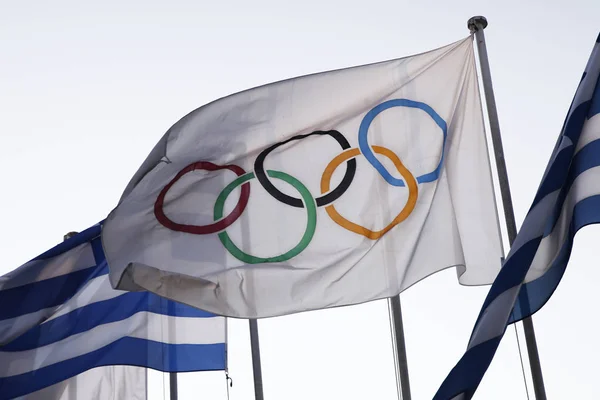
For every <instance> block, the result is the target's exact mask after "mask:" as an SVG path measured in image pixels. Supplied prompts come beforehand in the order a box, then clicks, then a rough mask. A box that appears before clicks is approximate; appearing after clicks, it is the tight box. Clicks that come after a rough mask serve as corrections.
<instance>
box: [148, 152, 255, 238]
mask: <svg viewBox="0 0 600 400" xmlns="http://www.w3.org/2000/svg"><path fill="white" fill-rule="evenodd" d="M221 169H228V170H230V171H233V172H235V173H236V175H238V176H242V175H244V174H245V173H246V171H244V170H243V169H242V168H240V167H238V166H237V165H223V166H221V165H216V164H213V163H211V162H208V161H198V162H195V163H192V164H190V165H188V166H187V167H185V168H184V169H182V170H181V171H179V173H178V174H177V175H176V176H175V178H173V179H172V180H171V182H169V183H168V184H167V185H166V186H165V187H164V188H163V190H161V192H160V194H159V195H158V198H157V199H156V202H155V203H154V215H155V216H156V219H157V220H158V222H160V223H161V224H162V225H164V226H165V227H166V228H169V229H171V230H173V231H176V232H186V233H193V234H195V235H205V234H208V233H215V232H218V231H222V230H223V229H225V228H227V227H228V226H229V225H231V224H233V223H234V222H235V221H236V220H237V219H238V218H239V217H240V215H242V213H243V212H244V209H245V208H246V205H247V204H248V199H249V198H250V184H247V185H244V186H242V190H241V193H240V199H239V201H238V203H237V205H236V206H235V208H234V209H233V211H231V213H230V214H229V215H228V216H226V217H225V218H223V219H220V218H219V219H220V220H215V221H216V222H215V223H214V224H210V225H186V224H178V223H177V222H173V221H171V220H170V219H169V217H167V216H166V215H165V212H164V210H163V207H164V202H165V196H166V195H167V192H168V191H169V189H171V187H172V186H173V185H174V184H175V182H177V181H178V180H179V179H181V177H183V176H184V175H185V174H187V173H188V172H192V171H195V170H206V171H218V170H221Z"/></svg>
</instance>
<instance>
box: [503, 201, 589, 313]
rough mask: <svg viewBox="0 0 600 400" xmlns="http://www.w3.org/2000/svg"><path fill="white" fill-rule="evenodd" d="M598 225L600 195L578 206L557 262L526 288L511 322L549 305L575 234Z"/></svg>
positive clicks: (522, 291)
mask: <svg viewBox="0 0 600 400" xmlns="http://www.w3.org/2000/svg"><path fill="white" fill-rule="evenodd" d="M598 223H600V195H596V196H592V197H588V198H586V199H584V200H581V201H580V202H579V203H577V204H576V205H575V207H574V209H573V217H572V219H571V224H570V226H569V232H568V235H567V240H566V241H565V243H564V244H563V246H562V248H561V249H560V252H559V254H558V256H557V257H556V260H555V261H554V263H552V266H551V267H550V269H548V271H546V273H544V275H542V276H541V277H540V278H538V279H536V280H534V281H532V282H529V283H527V284H525V285H523V287H522V288H521V291H520V292H519V300H518V302H517V304H516V305H515V309H514V310H513V315H512V316H511V319H510V320H509V323H513V322H517V321H520V320H522V319H523V318H525V317H528V316H531V315H533V314H534V313H536V312H537V311H538V310H539V309H541V308H542V307H543V306H544V304H546V302H547V301H548V300H549V299H550V297H551V296H552V294H553V293H554V291H555V290H556V288H557V287H558V284H559V283H560V280H561V279H562V276H563V274H564V273H565V270H566V268H567V264H568V262H569V258H570V256H571V250H572V249H573V240H574V238H575V234H576V233H577V232H578V231H579V230H580V229H581V228H583V227H585V226H587V225H590V224H598Z"/></svg>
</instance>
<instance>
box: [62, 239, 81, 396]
mask: <svg viewBox="0 0 600 400" xmlns="http://www.w3.org/2000/svg"><path fill="white" fill-rule="evenodd" d="M78 233H79V232H69V233H67V234H66V235H63V241H67V240H69V239H71V238H72V237H73V236H75V235H77V234H78ZM76 379H77V378H75V379H71V381H70V382H69V383H70V385H69V386H68V387H69V396H68V397H67V398H68V399H69V400H77V380H76Z"/></svg>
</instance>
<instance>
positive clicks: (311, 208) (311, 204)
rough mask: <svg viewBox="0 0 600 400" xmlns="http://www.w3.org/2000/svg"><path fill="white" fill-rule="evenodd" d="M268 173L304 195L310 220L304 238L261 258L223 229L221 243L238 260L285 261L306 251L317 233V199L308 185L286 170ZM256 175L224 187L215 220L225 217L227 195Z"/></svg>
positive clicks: (245, 177)
mask: <svg viewBox="0 0 600 400" xmlns="http://www.w3.org/2000/svg"><path fill="white" fill-rule="evenodd" d="M267 173H268V174H269V176H270V177H271V178H275V179H281V180H282V181H284V182H287V183H289V184H290V185H292V186H293V187H294V189H296V190H297V191H298V193H300V195H301V196H302V200H303V201H304V206H305V207H306V211H307V214H308V221H307V223H306V230H305V231H304V235H303V236H302V239H300V242H299V243H298V244H297V245H296V246H295V247H294V248H293V249H291V250H289V251H288V252H286V253H283V254H281V255H278V256H275V257H266V258H261V257H256V256H253V255H250V254H248V253H244V252H243V251H242V250H240V248H239V247H237V246H236V245H235V244H234V243H233V241H232V240H231V239H230V238H229V235H228V234H227V232H225V231H223V232H221V233H219V239H221V243H223V246H225V248H226V249H227V250H228V251H229V253H231V255H232V256H234V257H235V258H237V259H238V260H240V261H243V262H245V263H247V264H259V263H269V262H283V261H287V260H289V259H290V258H293V257H295V256H297V255H298V254H300V253H301V252H302V251H304V249H305V248H306V246H308V244H309V243H310V241H311V240H312V238H313V236H314V234H315V229H316V226H317V207H316V205H315V200H314V199H313V197H312V195H311V194H310V191H309V190H308V189H307V188H306V186H304V185H303V184H302V183H301V182H300V181H299V180H298V179H296V178H294V177H292V176H290V175H288V174H286V173H285V172H281V171H271V170H268V171H267ZM254 177H255V175H254V173H252V172H249V173H247V174H245V175H242V176H240V177H238V178H237V179H236V180H234V181H233V182H231V183H230V184H229V185H227V186H226V187H225V189H223V191H222V192H221V193H220V194H219V197H218V198H217V201H216V202H215V210H214V218H215V221H216V220H219V219H221V218H222V217H223V208H224V207H225V201H226V200H227V196H229V194H230V193H231V192H232V191H233V189H235V188H236V187H238V186H239V185H241V184H244V185H245V184H246V182H248V181H249V180H250V179H253V178H254ZM242 187H243V186H242Z"/></svg>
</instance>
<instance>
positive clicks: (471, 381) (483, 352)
mask: <svg viewBox="0 0 600 400" xmlns="http://www.w3.org/2000/svg"><path fill="white" fill-rule="evenodd" d="M500 339H501V336H499V337H497V338H494V339H491V340H488V341H486V342H483V343H481V344H479V345H477V346H475V347H473V348H471V349H469V350H467V351H466V352H465V354H464V355H463V356H462V358H461V359H460V361H459V362H458V364H456V366H455V367H454V368H452V371H450V373H449V374H448V376H447V377H446V379H445V380H444V382H443V383H442V385H441V386H440V388H439V389H438V391H437V393H436V394H435V396H434V397H433V400H448V399H452V398H453V397H454V396H457V395H459V394H461V393H464V394H465V396H466V399H467V400H468V399H470V398H472V397H473V394H474V393H475V390H476V389H477V387H478V386H479V383H480V382H481V379H482V378H483V375H484V374H485V371H487V369H488V368H489V366H490V363H491V362H492V359H493V358H494V354H496V350H497V349H498V345H499V344H500Z"/></svg>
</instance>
